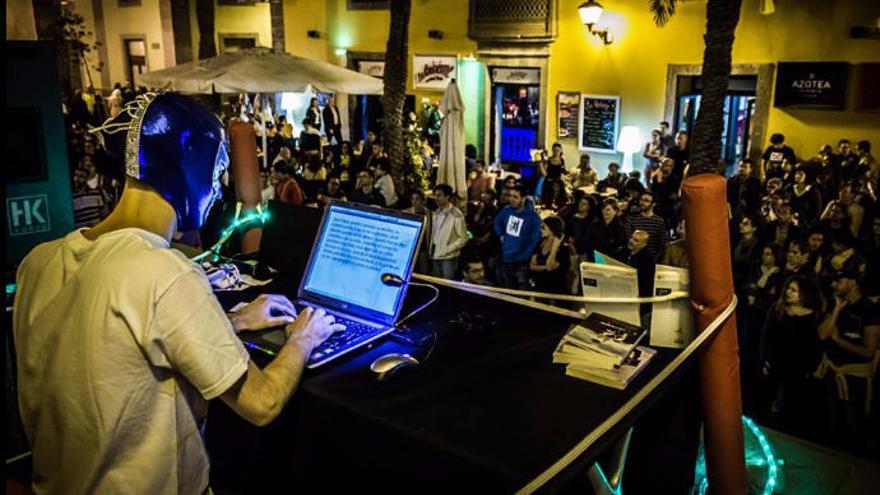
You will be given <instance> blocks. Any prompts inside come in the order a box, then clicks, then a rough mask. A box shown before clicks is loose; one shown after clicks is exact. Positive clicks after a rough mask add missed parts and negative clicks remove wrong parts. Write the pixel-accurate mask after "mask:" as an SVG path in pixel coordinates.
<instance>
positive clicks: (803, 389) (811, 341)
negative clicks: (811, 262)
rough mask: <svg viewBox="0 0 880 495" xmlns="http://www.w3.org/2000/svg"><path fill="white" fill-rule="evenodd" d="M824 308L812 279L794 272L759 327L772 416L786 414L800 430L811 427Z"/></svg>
mask: <svg viewBox="0 0 880 495" xmlns="http://www.w3.org/2000/svg"><path fill="white" fill-rule="evenodd" d="M820 310H821V296H820V294H819V288H818V287H817V286H816V284H815V281H814V279H813V278H810V277H794V278H792V279H790V280H789V281H788V283H787V284H786V286H785V289H784V290H783V291H782V292H781V293H780V295H779V298H778V299H777V301H776V302H775V303H774V304H773V306H772V307H771V308H770V310H769V311H768V313H767V317H766V319H765V321H764V328H763V329H762V331H761V348H760V362H761V374H762V375H763V376H764V377H765V379H766V385H767V387H766V393H767V398H768V399H769V402H770V407H769V409H770V416H771V417H779V416H782V417H783V419H784V424H785V425H786V426H788V427H789V428H792V429H794V430H795V431H796V432H803V431H806V430H808V429H809V428H810V426H811V425H810V424H809V421H808V420H809V418H811V417H813V414H812V412H813V411H812V409H813V404H812V402H813V401H812V400H811V395H812V393H813V392H814V387H813V385H814V382H815V378H813V372H814V371H815V370H816V367H817V366H818V364H819V361H820V346H819V339H818V335H817V329H818V326H819V311H820Z"/></svg>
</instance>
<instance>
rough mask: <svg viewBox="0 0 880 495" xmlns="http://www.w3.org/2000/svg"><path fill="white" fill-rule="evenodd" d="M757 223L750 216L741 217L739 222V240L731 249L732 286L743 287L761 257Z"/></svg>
mask: <svg viewBox="0 0 880 495" xmlns="http://www.w3.org/2000/svg"><path fill="white" fill-rule="evenodd" d="M760 245H761V240H760V239H759V238H758V221H757V220H756V219H755V217H754V216H752V215H743V216H742V218H741V219H740V221H739V240H738V241H737V243H736V245H735V247H734V248H733V257H732V264H733V286H734V287H735V288H737V289H740V288H742V287H743V284H744V283H745V282H746V281H747V280H748V277H749V273H751V272H752V270H753V269H754V267H755V266H757V265H758V263H759V259H760V256H761V249H760Z"/></svg>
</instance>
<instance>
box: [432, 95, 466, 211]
mask: <svg viewBox="0 0 880 495" xmlns="http://www.w3.org/2000/svg"><path fill="white" fill-rule="evenodd" d="M440 113H442V114H443V115H444V118H443V123H442V124H441V125H440V161H439V165H438V167H439V168H438V170H437V183H438V184H449V185H450V186H452V188H453V189H455V192H456V193H458V195H459V196H460V197H462V198H465V199H467V170H466V166H465V163H466V162H465V156H464V103H462V101H461V93H460V92H459V91H458V84H457V83H456V82H455V79H453V80H452V81H451V82H450V83H449V85H448V86H446V92H445V93H444V94H443V99H442V100H441V101H440Z"/></svg>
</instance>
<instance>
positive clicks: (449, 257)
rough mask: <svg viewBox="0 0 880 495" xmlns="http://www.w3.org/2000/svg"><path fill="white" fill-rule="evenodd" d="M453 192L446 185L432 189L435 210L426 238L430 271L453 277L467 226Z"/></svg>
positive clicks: (436, 274) (449, 277) (440, 275)
mask: <svg viewBox="0 0 880 495" xmlns="http://www.w3.org/2000/svg"><path fill="white" fill-rule="evenodd" d="M454 196H455V193H454V191H453V189H452V186H450V185H449V184H438V185H437V186H436V187H435V188H434V201H436V202H437V209H435V210H434V211H433V212H432V213H431V233H430V234H431V235H430V238H429V239H428V249H429V258H430V260H431V274H432V275H433V276H435V277H441V278H446V279H450V280H452V279H455V271H456V269H457V268H458V258H459V255H460V254H461V248H463V247H464V246H465V244H467V241H468V236H467V225H466V224H465V219H464V214H463V213H462V212H461V210H459V209H458V208H456V207H455V205H454V204H453V201H454V200H455V197H454Z"/></svg>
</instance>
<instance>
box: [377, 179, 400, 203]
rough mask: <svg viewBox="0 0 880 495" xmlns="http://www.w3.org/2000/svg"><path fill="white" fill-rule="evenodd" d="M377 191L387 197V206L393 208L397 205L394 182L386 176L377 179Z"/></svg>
mask: <svg viewBox="0 0 880 495" xmlns="http://www.w3.org/2000/svg"><path fill="white" fill-rule="evenodd" d="M376 189H378V190H379V192H380V193H382V196H384V197H385V206H386V207H388V208H391V207H392V206H394V205H396V204H397V194H396V193H395V192H394V180H393V179H392V178H391V176H390V175H388V174H385V175H383V176H382V177H379V178H378V179H376Z"/></svg>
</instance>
